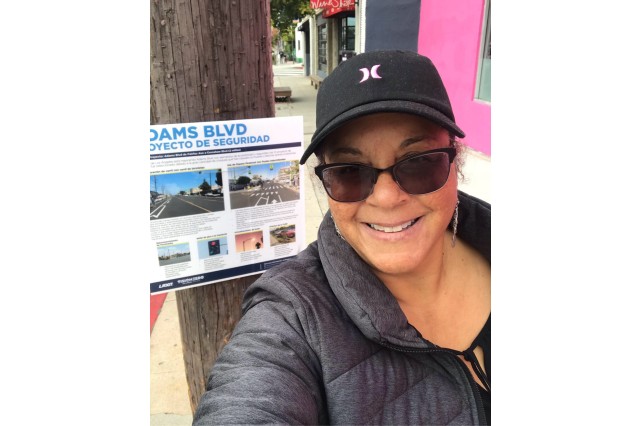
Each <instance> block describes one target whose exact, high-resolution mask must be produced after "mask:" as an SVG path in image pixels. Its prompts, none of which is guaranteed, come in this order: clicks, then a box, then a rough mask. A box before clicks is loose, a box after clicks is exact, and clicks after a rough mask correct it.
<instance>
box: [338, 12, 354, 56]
mask: <svg viewBox="0 0 640 426" xmlns="http://www.w3.org/2000/svg"><path fill="white" fill-rule="evenodd" d="M340 50H356V18H355V17H352V16H347V17H344V18H342V19H341V20H340Z"/></svg>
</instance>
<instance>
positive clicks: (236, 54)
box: [150, 0, 275, 412]
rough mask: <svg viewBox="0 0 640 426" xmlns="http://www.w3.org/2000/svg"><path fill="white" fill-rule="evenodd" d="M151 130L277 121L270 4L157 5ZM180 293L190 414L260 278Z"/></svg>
mask: <svg viewBox="0 0 640 426" xmlns="http://www.w3.org/2000/svg"><path fill="white" fill-rule="evenodd" d="M150 29H151V99H150V100H151V124H173V123H194V122H203V121H221V120H235V119H250V118H263V117H273V116H274V115H275V103H274V98H273V71H272V68H271V24H270V11H269V0H251V1H244V0H151V28H150ZM257 277H258V276H257V275H254V276H252V277H248V278H242V279H237V280H230V281H225V282H222V283H217V284H211V285H207V286H202V287H196V288H193V289H185V290H178V291H177V292H176V300H177V303H178V315H179V318H180V331H181V334H182V344H183V354H184V362H185V368H186V375H187V382H188V384H189V398H190V400H191V409H192V411H194V412H195V409H196V407H197V405H198V403H199V401H200V397H201V396H202V394H203V393H204V391H205V385H206V380H207V377H208V375H209V372H210V371H211V367H212V365H213V363H214V361H215V359H216V358H217V357H218V354H219V353H220V350H221V349H222V347H223V346H224V345H225V343H226V342H227V341H228V339H229V337H230V335H231V332H232V331H233V328H234V327H235V325H236V323H237V322H238V320H239V319H240V304H241V300H242V295H243V294H244V291H245V290H246V288H247V287H248V286H249V285H250V284H251V283H252V282H253V281H255V280H256V279H257Z"/></svg>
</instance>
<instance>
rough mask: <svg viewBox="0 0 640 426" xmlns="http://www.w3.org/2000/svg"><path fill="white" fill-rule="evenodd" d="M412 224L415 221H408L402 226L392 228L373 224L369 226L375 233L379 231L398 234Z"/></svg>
mask: <svg viewBox="0 0 640 426" xmlns="http://www.w3.org/2000/svg"><path fill="white" fill-rule="evenodd" d="M414 223H415V220H410V221H409V222H407V223H403V224H402V225H399V226H392V227H389V226H380V225H376V224H375V223H370V224H369V226H370V227H372V228H373V229H375V230H376V231H381V232H400V231H402V230H403V229H407V228H408V227H410V226H411V225H413V224H414Z"/></svg>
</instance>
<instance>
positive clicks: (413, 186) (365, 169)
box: [315, 147, 456, 203]
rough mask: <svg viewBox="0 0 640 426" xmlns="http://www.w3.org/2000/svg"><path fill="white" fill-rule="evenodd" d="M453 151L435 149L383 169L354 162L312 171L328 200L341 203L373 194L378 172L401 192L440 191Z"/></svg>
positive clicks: (326, 165)
mask: <svg viewBox="0 0 640 426" xmlns="http://www.w3.org/2000/svg"><path fill="white" fill-rule="evenodd" d="M455 156H456V149H455V148H452V147H449V148H439V149H433V150H431V151H425V152H422V153H420V154H416V155H412V156H410V157H407V158H405V159H403V160H400V161H398V162H397V163H396V164H394V165H392V166H389V167H387V168H386V169H377V168H375V167H371V166H366V165H364V164H356V163H333V164H323V165H321V166H317V167H316V168H315V173H316V175H317V176H318V177H319V178H320V180H321V181H322V184H323V185H324V189H325V190H326V191H327V194H328V195H329V197H331V198H332V199H334V200H335V201H340V202H343V203H353V202H356V201H362V200H364V199H366V198H367V197H368V196H369V195H371V193H372V192H373V187H374V186H375V184H376V182H377V181H378V177H379V176H380V173H384V172H389V173H391V175H392V176H393V180H394V181H396V183H397V184H398V186H399V187H400V188H402V190H403V191H405V192H407V193H409V194H413V195H419V194H428V193H430V192H434V191H437V190H438V189H440V188H442V187H443V186H444V184H445V183H447V179H448V178H449V169H450V168H451V163H452V162H453V159H454V158H455Z"/></svg>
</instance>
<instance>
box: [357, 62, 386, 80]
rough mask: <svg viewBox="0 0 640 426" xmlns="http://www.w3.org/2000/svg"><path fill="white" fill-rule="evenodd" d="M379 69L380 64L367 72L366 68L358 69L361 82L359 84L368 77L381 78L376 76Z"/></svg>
mask: <svg viewBox="0 0 640 426" xmlns="http://www.w3.org/2000/svg"><path fill="white" fill-rule="evenodd" d="M379 67H380V64H378V65H374V66H372V67H371V71H369V69H367V68H360V72H362V80H360V83H362V82H363V81H367V80H369V77H373V78H382V77H380V76H379V75H378V68H379Z"/></svg>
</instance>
